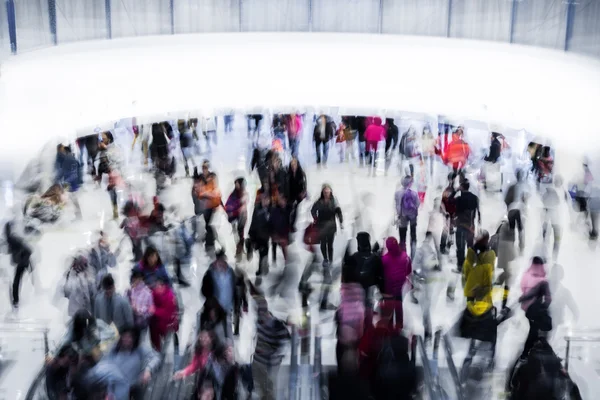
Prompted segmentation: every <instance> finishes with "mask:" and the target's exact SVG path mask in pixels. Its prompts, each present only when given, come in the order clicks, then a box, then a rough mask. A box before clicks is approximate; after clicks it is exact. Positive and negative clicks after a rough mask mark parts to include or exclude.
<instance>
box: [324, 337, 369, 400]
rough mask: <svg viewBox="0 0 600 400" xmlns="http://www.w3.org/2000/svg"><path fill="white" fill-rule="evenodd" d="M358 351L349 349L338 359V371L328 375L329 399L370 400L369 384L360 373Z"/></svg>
mask: <svg viewBox="0 0 600 400" xmlns="http://www.w3.org/2000/svg"><path fill="white" fill-rule="evenodd" d="M358 370H359V367H358V351H357V350H353V349H349V350H347V351H345V352H344V353H343V354H342V356H341V359H339V360H338V369H337V371H335V370H334V371H332V372H330V373H329V375H328V385H327V387H328V388H329V399H331V400H346V399H355V400H368V399H371V398H372V397H371V396H370V393H369V389H368V384H367V382H365V381H364V379H362V378H361V377H360V375H359V374H358Z"/></svg>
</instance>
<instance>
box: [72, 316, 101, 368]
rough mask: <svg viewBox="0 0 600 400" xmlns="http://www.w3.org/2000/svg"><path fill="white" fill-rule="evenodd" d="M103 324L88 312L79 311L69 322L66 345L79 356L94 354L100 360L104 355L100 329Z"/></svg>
mask: <svg viewBox="0 0 600 400" xmlns="http://www.w3.org/2000/svg"><path fill="white" fill-rule="evenodd" d="M102 323H103V321H97V320H96V319H95V318H94V317H93V316H92V314H91V313H90V312H89V311H88V310H86V309H81V310H77V312H75V314H74V315H73V318H71V321H70V322H69V327H68V328H67V334H66V335H65V339H64V344H65V345H70V346H72V347H73V349H74V350H75V351H76V352H77V353H78V354H93V355H94V357H96V358H97V359H100V357H101V355H102V354H101V351H100V348H99V345H100V331H99V329H98V327H99V325H100V324H102ZM104 325H105V326H106V324H104Z"/></svg>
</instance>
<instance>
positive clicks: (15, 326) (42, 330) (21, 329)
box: [0, 320, 50, 356]
mask: <svg viewBox="0 0 600 400" xmlns="http://www.w3.org/2000/svg"><path fill="white" fill-rule="evenodd" d="M0 332H4V333H22V334H27V333H33V334H41V335H42V336H43V342H44V356H46V355H48V354H49V353H50V345H49V342H48V333H49V332H50V329H49V328H48V326H47V322H46V321H36V320H14V321H11V320H5V321H3V322H0Z"/></svg>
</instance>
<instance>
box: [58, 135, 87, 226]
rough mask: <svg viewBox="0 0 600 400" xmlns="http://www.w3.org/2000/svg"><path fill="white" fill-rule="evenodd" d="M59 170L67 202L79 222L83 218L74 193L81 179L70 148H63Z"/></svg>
mask: <svg viewBox="0 0 600 400" xmlns="http://www.w3.org/2000/svg"><path fill="white" fill-rule="evenodd" d="M60 170H61V176H60V179H59V180H60V182H61V183H63V184H64V185H66V189H67V192H68V193H69V196H68V197H69V200H71V202H72V203H73V206H74V207H75V217H76V218H77V219H78V220H81V219H82V218H83V217H82V214H81V207H80V205H79V200H78V199H77V195H76V193H77V191H78V190H79V187H80V186H81V184H82V183H83V177H82V176H81V168H80V166H79V162H78V161H77V159H76V158H75V155H73V152H72V151H71V147H70V146H65V147H64V155H63V160H62V163H61V169H60Z"/></svg>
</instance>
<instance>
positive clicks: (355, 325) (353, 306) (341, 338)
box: [335, 269, 366, 371]
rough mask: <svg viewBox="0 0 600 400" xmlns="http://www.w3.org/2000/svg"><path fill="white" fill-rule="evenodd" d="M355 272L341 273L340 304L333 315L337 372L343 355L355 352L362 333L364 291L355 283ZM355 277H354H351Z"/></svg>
mask: <svg viewBox="0 0 600 400" xmlns="http://www.w3.org/2000/svg"><path fill="white" fill-rule="evenodd" d="M356 272H357V271H356V270H350V269H346V270H345V271H344V272H343V273H342V286H341V288H340V297H341V302H340V306H339V307H338V309H337V311H336V313H335V322H336V326H337V329H336V337H337V343H336V348H335V353H336V360H337V365H338V371H339V368H340V366H341V365H342V359H343V357H344V353H345V352H347V351H354V352H355V351H356V350H357V348H358V343H359V341H360V338H361V337H362V335H363V332H364V325H365V317H366V312H365V291H364V289H363V288H362V286H361V285H360V283H357V282H356V281H357V280H359V279H360V277H359V276H356V275H357V274H356ZM352 275H355V276H352Z"/></svg>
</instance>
